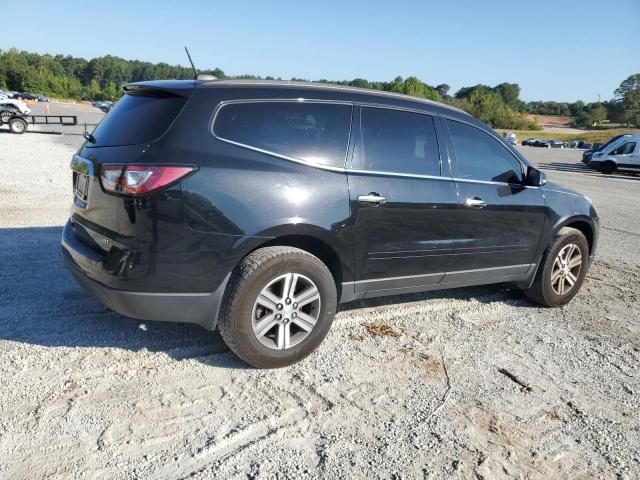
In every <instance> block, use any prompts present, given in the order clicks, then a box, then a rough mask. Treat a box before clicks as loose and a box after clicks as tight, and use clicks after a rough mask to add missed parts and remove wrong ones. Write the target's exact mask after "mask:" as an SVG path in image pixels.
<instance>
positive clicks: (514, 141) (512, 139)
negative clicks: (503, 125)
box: [504, 132, 518, 146]
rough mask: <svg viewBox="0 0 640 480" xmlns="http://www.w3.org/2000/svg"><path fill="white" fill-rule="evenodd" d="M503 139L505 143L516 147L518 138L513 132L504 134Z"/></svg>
mask: <svg viewBox="0 0 640 480" xmlns="http://www.w3.org/2000/svg"><path fill="white" fill-rule="evenodd" d="M504 139H505V140H506V141H507V143H509V144H511V145H513V146H515V145H518V136H517V135H516V134H515V133H513V132H509V133H506V132H505V136H504Z"/></svg>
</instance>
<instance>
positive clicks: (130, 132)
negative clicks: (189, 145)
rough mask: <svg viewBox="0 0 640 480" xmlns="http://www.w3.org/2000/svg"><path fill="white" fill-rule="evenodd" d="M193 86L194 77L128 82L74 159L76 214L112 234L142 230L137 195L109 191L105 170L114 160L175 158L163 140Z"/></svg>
mask: <svg viewBox="0 0 640 480" xmlns="http://www.w3.org/2000/svg"><path fill="white" fill-rule="evenodd" d="M194 87H195V84H194V82H192V81H167V82H148V83H147V82H145V83H137V84H131V85H127V86H125V87H124V90H125V95H124V96H123V97H122V98H121V99H120V100H119V101H118V102H117V103H116V105H115V106H114V107H113V108H112V109H111V111H110V112H109V113H108V114H107V115H106V116H105V117H104V119H103V120H102V122H100V124H98V126H97V127H96V128H95V129H94V131H93V132H92V134H91V135H90V136H88V137H89V139H88V140H87V141H86V142H85V143H84V145H83V146H82V147H81V148H80V151H79V152H78V154H77V155H76V156H75V157H74V161H73V162H72V169H73V171H74V173H73V186H72V187H73V192H74V206H73V209H72V210H73V212H72V218H73V219H75V220H76V221H77V222H78V223H82V224H84V225H86V226H87V227H89V228H93V229H94V230H99V231H103V232H104V233H106V234H107V235H109V236H114V237H115V236H119V235H123V236H128V237H129V236H131V237H134V236H136V234H137V233H139V228H135V223H136V216H135V214H134V213H135V209H133V208H132V206H133V202H134V200H133V199H132V198H130V197H127V196H123V195H120V194H117V193H116V192H111V191H109V189H108V188H107V187H108V185H107V183H106V182H105V181H104V179H101V175H102V174H103V172H104V171H105V170H108V168H109V166H114V165H131V164H144V165H149V164H152V165H157V164H167V163H171V162H175V159H172V158H170V156H171V155H170V154H169V153H167V150H168V149H166V148H161V147H160V145H162V143H163V142H162V139H163V136H165V134H166V133H167V132H168V131H169V130H170V128H171V126H172V124H173V123H174V122H175V121H176V119H177V118H178V117H179V116H180V113H181V112H182V111H183V109H184V108H185V105H186V104H187V103H188V101H189V98H190V96H191V93H192V92H193V89H194ZM132 212H134V213H132ZM140 213H141V212H140ZM111 233H112V234H115V235H111Z"/></svg>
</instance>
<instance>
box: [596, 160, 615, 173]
mask: <svg viewBox="0 0 640 480" xmlns="http://www.w3.org/2000/svg"><path fill="white" fill-rule="evenodd" d="M616 169H617V168H616V164H615V163H613V162H604V163H603V164H602V166H601V167H600V171H601V172H602V173H604V174H605V175H610V174H612V173H614V172H615V171H616Z"/></svg>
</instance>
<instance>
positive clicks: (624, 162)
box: [610, 142, 640, 170]
mask: <svg viewBox="0 0 640 480" xmlns="http://www.w3.org/2000/svg"><path fill="white" fill-rule="evenodd" d="M639 148H640V144H639V143H638V142H625V143H623V144H622V145H620V146H619V147H618V148H616V149H615V150H614V151H613V152H611V153H610V155H611V156H612V157H613V158H615V160H616V165H617V166H618V168H621V169H625V170H626V169H630V170H640V152H638V150H639Z"/></svg>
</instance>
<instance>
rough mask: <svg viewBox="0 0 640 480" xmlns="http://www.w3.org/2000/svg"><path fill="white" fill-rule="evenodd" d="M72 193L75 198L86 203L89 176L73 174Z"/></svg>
mask: <svg viewBox="0 0 640 480" xmlns="http://www.w3.org/2000/svg"><path fill="white" fill-rule="evenodd" d="M73 191H74V193H75V196H76V197H77V198H79V199H80V200H82V201H83V202H86V201H87V195H88V194H89V175H82V174H81V173H75V178H74V185H73Z"/></svg>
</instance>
